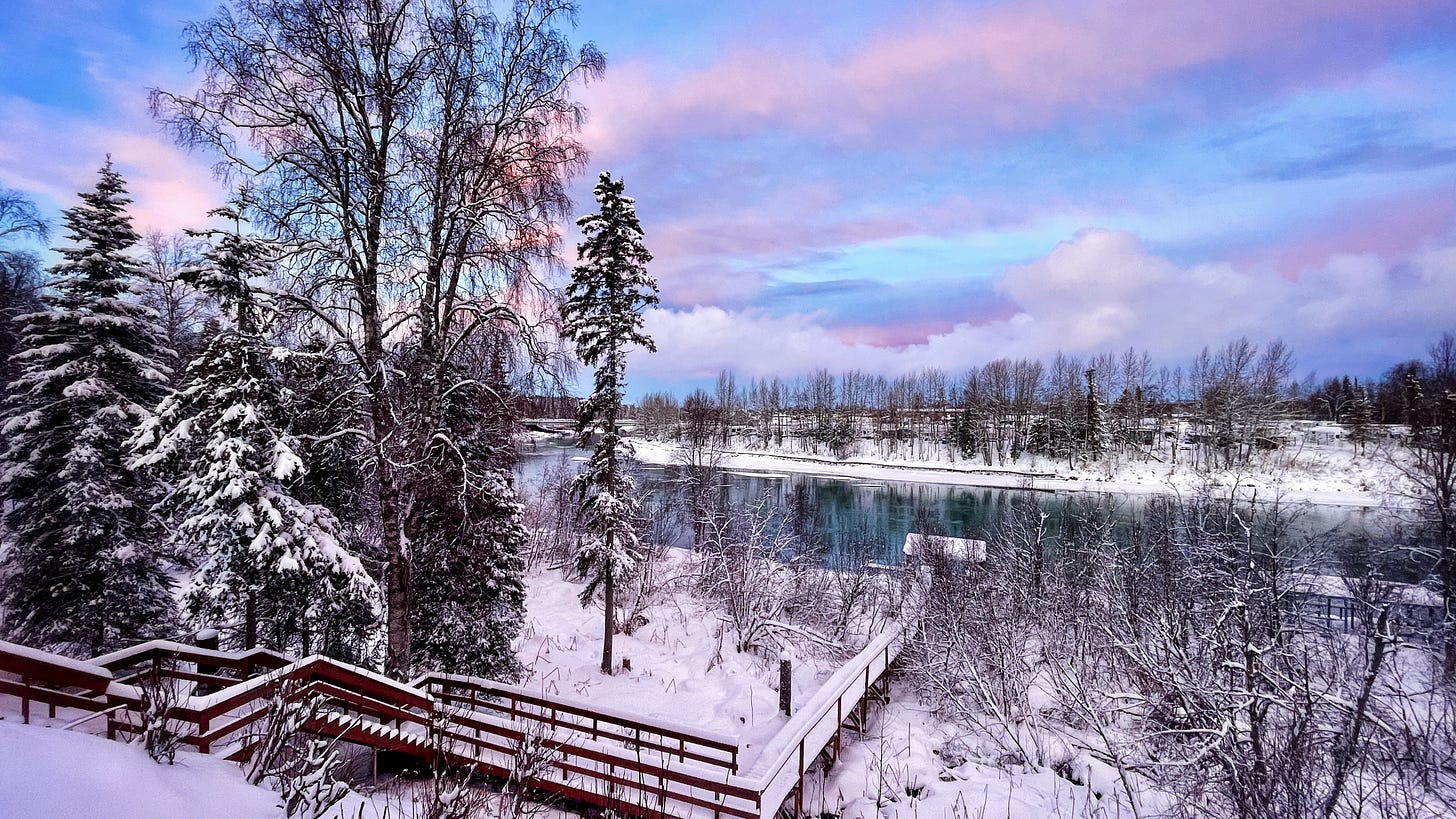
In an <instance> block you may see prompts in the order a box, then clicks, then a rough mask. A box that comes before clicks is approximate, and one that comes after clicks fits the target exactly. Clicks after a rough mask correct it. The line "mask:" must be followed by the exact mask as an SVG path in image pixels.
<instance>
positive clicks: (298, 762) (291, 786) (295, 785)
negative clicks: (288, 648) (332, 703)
mask: <svg viewBox="0 0 1456 819" xmlns="http://www.w3.org/2000/svg"><path fill="white" fill-rule="evenodd" d="M325 703H326V698H325V697H324V696H323V695H322V694H319V693H315V692H309V691H308V690H307V687H306V686H304V685H301V684H299V683H298V682H296V681H292V680H289V681H285V682H283V683H281V684H280V685H279V686H278V687H277V688H276V689H275V690H274V692H273V696H272V697H271V698H269V701H268V705H267V709H268V712H267V714H266V715H265V716H264V717H263V719H262V720H261V721H260V727H259V729H258V730H257V731H256V732H254V734H253V736H252V737H250V738H249V739H248V742H249V743H250V744H251V745H252V746H253V750H252V754H251V756H250V757H249V758H248V762H247V765H246V767H245V773H246V776H247V779H248V781H249V782H251V783H253V784H254V785H268V786H271V787H273V788H274V789H275V790H277V791H278V792H279V793H280V794H281V795H282V797H283V807H284V810H285V811H286V812H287V815H288V816H290V817H293V816H298V817H303V819H320V818H321V817H323V816H324V814H326V813H327V812H328V810H329V808H331V807H333V806H334V805H336V804H338V802H339V800H341V799H343V798H344V796H345V795H346V794H347V793H348V786H347V785H345V784H344V783H343V782H340V781H339V780H338V779H337V777H336V774H337V772H338V769H339V767H340V765H341V763H340V760H339V754H338V748H337V743H338V740H329V739H324V738H322V737H317V736H310V735H309V734H307V733H306V728H307V726H308V724H309V723H310V722H312V721H313V720H315V719H317V718H318V717H319V716H321V715H322V714H323V712H324V708H325Z"/></svg>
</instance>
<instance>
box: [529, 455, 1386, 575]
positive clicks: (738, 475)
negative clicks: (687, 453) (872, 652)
mask: <svg viewBox="0 0 1456 819" xmlns="http://www.w3.org/2000/svg"><path fill="white" fill-rule="evenodd" d="M583 455H584V453H583V451H581V450H577V449H573V448H570V447H560V446H551V445H538V447H537V449H536V450H535V451H533V452H529V453H527V456H526V457H525V458H523V459H522V464H521V479H522V483H523V486H524V487H531V486H533V485H535V484H538V483H539V482H540V480H541V477H542V475H543V474H544V473H545V472H546V470H547V468H548V467H549V466H550V465H552V464H560V463H563V462H564V463H565V464H567V465H568V466H569V467H570V468H572V469H573V470H574V469H575V468H577V467H578V466H579V463H578V462H573V461H572V460H571V459H573V458H582V457H583ZM637 475H638V480H639V481H640V482H641V483H642V485H643V486H645V487H647V488H649V489H652V490H654V491H656V492H659V493H668V492H676V491H680V489H681V486H682V473H681V470H680V469H679V468H677V467H672V466H667V467H662V466H642V465H639V466H638V468H637ZM718 481H719V482H718V484H717V486H716V487H715V490H716V491H717V492H718V493H719V498H720V500H724V501H728V502H731V503H743V502H749V501H754V500H758V499H761V498H763V499H767V501H768V503H769V505H770V506H771V507H774V508H778V509H782V508H785V507H789V506H797V507H800V508H808V509H812V510H813V513H814V518H815V525H814V529H815V531H816V532H817V533H818V534H819V536H820V537H822V538H823V540H824V543H825V545H826V546H827V547H828V548H829V549H830V550H831V551H832V552H842V551H843V550H845V549H847V548H849V547H850V546H851V544H865V543H868V544H872V548H873V551H872V554H875V555H876V557H875V558H874V559H876V560H880V561H883V562H897V561H898V560H899V559H900V551H901V547H902V546H903V544H904V542H905V535H906V534H908V533H909V532H912V531H924V532H939V533H942V534H946V535H951V536H954V537H968V538H978V539H989V538H987V536H988V534H990V533H991V532H993V531H994V530H995V529H996V527H997V525H998V523H1000V522H1001V521H1002V520H1003V519H1004V518H1005V517H1006V515H1007V512H1008V510H1009V509H1011V508H1012V507H1013V506H1015V505H1025V504H1035V505H1036V506H1037V507H1038V508H1039V509H1040V510H1041V511H1042V512H1044V513H1045V514H1046V515H1047V530H1048V534H1049V535H1050V537H1051V538H1052V541H1053V543H1055V540H1056V538H1057V537H1058V536H1059V535H1060V534H1061V533H1062V531H1063V530H1064V528H1065V527H1068V526H1073V525H1076V522H1077V521H1078V520H1079V519H1082V518H1085V517H1086V516H1087V515H1089V514H1101V515H1110V516H1111V517H1112V519H1113V521H1114V530H1113V535H1114V538H1117V539H1122V538H1123V537H1126V536H1127V533H1128V531H1129V530H1130V529H1131V527H1133V526H1135V525H1136V524H1137V522H1138V521H1139V519H1140V517H1141V512H1142V510H1143V509H1144V508H1145V506H1146V504H1147V503H1148V497H1149V496H1146V495H1116V494H1097V493H1087V492H1069V493H1055V492H1048V491H1036V490H1025V489H999V488H989V487H976V486H947V485H944V484H927V483H915V482H912V481H889V480H862V479H856V478H849V477H841V476H829V475H810V474H801V473H793V474H790V473H757V472H744V471H724V472H722V473H720V476H719V479H718ZM1365 511H1366V510H1363V509H1356V508H1347V507H1331V506H1319V507H1309V508H1306V509H1304V510H1302V511H1301V513H1300V516H1299V518H1298V520H1297V521H1296V523H1295V525H1294V529H1295V531H1297V532H1301V533H1309V534H1313V533H1319V532H1327V531H1331V530H1335V529H1339V528H1341V527H1345V526H1347V525H1348V524H1351V523H1358V522H1360V520H1361V519H1362V517H1363V515H1364V513H1365ZM684 537H685V540H684V542H683V543H682V545H688V541H690V540H691V533H690V532H684Z"/></svg>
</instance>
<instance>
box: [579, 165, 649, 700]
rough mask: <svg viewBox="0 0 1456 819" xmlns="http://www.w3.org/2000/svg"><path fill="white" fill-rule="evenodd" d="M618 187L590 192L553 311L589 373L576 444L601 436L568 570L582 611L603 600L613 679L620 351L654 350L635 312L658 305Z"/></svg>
mask: <svg viewBox="0 0 1456 819" xmlns="http://www.w3.org/2000/svg"><path fill="white" fill-rule="evenodd" d="M622 190H623V185H622V180H620V179H617V180H613V179H612V175H611V174H610V173H607V172H605V171H604V172H603V173H602V175H601V177H600V178H599V179H598V180H597V184H596V188H595V190H594V193H595V195H596V200H597V203H598V204H599V205H600V206H601V210H600V211H599V212H598V213H594V214H590V215H587V216H583V217H582V218H581V219H579V220H577V225H579V226H580V227H581V232H582V235H583V236H584V237H585V241H583V242H582V243H581V244H580V245H579V246H578V247H577V250H576V255H577V259H578V261H579V262H580V263H579V264H578V265H577V266H576V268H575V270H574V271H573V272H572V276H571V284H570V285H568V286H567V290H566V302H565V304H563V305H562V308H561V319H562V335H563V336H565V337H566V338H567V339H568V340H570V341H572V342H574V343H575V344H576V352H577V355H578V356H580V357H581V360H582V361H583V362H585V363H586V364H587V365H588V366H592V367H595V368H596V377H595V382H594V389H593V390H592V394H591V395H590V396H589V397H588V398H587V399H586V400H585V401H583V402H582V403H581V408H580V414H579V416H578V420H577V431H578V435H579V442H580V445H581V446H587V445H589V444H590V442H591V439H592V435H593V433H597V434H599V435H600V438H598V440H597V444H596V449H595V451H593V453H592V457H591V460H590V461H589V462H588V463H587V466H586V469H584V470H583V471H582V473H581V475H579V476H577V478H576V487H575V488H576V491H577V494H578V497H579V498H580V500H581V518H582V524H583V526H582V528H583V533H582V535H581V539H580V541H579V543H578V544H577V552H576V568H577V572H578V573H579V574H580V575H581V576H582V577H584V578H585V579H586V588H585V589H584V590H583V591H582V595H581V600H582V605H584V606H585V605H589V604H590V603H591V602H592V601H593V600H594V599H595V598H596V594H597V591H598V590H600V591H601V593H602V603H603V607H604V609H605V611H606V620H605V624H604V626H603V634H602V673H604V674H610V673H612V634H613V633H614V632H615V631H616V623H615V620H616V611H615V607H616V599H615V591H616V589H615V585H616V581H617V580H619V579H621V578H623V577H625V576H627V575H628V574H629V573H630V572H631V571H632V569H633V568H634V567H635V565H636V561H637V551H638V545H637V518H638V516H639V512H638V508H637V506H638V504H637V498H636V488H635V487H634V486H633V482H632V478H631V476H630V475H628V474H627V473H626V471H625V470H624V469H623V465H622V458H623V456H624V453H627V452H628V451H629V450H628V446H627V444H625V443H624V442H623V441H622V439H621V436H620V434H619V433H618V430H617V413H618V411H619V410H620V409H621V406H622V401H623V398H624V390H625V388H626V370H627V357H626V353H627V347H628V345H632V344H636V345H638V346H641V347H644V348H646V349H648V350H651V351H655V350H656V349H657V346H656V345H655V344H653V342H652V339H651V338H650V337H649V336H648V335H647V334H646V333H644V332H643V331H642V313H643V311H645V310H646V309H647V308H648V307H650V306H652V305H654V304H657V282H656V281H654V280H653V278H652V277H651V276H649V275H648V274H647V263H648V262H650V261H652V254H650V253H648V252H647V247H646V246H645V245H644V244H643V241H642V240H643V236H642V225H641V224H640V223H639V222H638V221H637V208H636V205H635V203H634V202H633V200H632V199H631V198H629V197H627V196H624V195H623V194H622Z"/></svg>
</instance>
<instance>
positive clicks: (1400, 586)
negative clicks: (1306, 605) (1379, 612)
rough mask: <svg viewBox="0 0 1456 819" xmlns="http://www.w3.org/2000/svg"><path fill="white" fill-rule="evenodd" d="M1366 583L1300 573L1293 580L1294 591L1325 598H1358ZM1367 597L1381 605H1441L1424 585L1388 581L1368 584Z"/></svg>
mask: <svg viewBox="0 0 1456 819" xmlns="http://www.w3.org/2000/svg"><path fill="white" fill-rule="evenodd" d="M1365 582H1366V581H1364V580H1361V579H1358V578H1346V577H1341V576H1339V575H1332V574H1302V575H1299V576H1297V577H1296V578H1295V580H1294V585H1295V588H1297V589H1299V590H1300V591H1302V592H1305V593H1308V594H1323V595H1325V596H1327V597H1345V598H1352V599H1353V598H1359V597H1361V596H1363V595H1364V592H1362V591H1361V585H1362V584H1363V583H1365ZM1369 582H1370V583H1371V584H1372V586H1371V589H1370V592H1369V594H1370V595H1371V596H1372V597H1373V598H1375V599H1376V600H1379V601H1381V602H1386V603H1405V604H1407V605H1412V606H1440V605H1441V595H1439V594H1437V593H1436V592H1435V591H1433V590H1431V589H1428V588H1426V587H1425V586H1417V585H1414V584H1411V583H1396V582H1394V581H1388V580H1372V581H1369Z"/></svg>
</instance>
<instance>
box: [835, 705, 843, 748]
mask: <svg viewBox="0 0 1456 819" xmlns="http://www.w3.org/2000/svg"><path fill="white" fill-rule="evenodd" d="M843 729H844V694H840V695H839V697H838V698H836V699H835V700H834V761H835V762H838V761H839V734H840V731H842V730H843Z"/></svg>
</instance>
